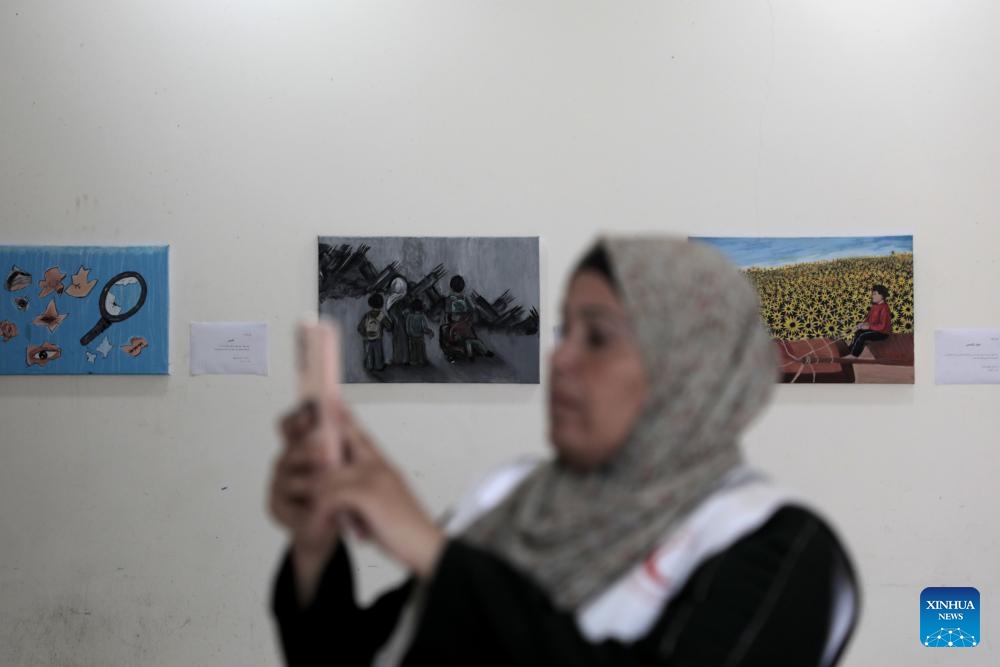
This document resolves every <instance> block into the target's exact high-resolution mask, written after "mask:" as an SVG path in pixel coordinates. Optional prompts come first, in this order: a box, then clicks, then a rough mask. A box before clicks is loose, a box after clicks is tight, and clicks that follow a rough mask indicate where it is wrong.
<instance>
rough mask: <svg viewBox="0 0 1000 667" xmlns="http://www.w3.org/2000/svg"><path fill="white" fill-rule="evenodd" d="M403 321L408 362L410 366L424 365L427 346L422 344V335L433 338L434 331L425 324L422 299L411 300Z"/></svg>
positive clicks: (425, 318)
mask: <svg viewBox="0 0 1000 667" xmlns="http://www.w3.org/2000/svg"><path fill="white" fill-rule="evenodd" d="M405 321H406V338H407V347H408V354H409V364H410V366H426V365H427V346H426V345H425V344H424V336H426V335H429V336H430V337H431V338H433V337H434V331H433V330H432V329H431V328H430V326H429V325H428V324H427V316H425V315H424V302H423V301H421V300H420V299H414V300H413V303H412V304H410V307H409V308H408V309H407V310H406V313H405Z"/></svg>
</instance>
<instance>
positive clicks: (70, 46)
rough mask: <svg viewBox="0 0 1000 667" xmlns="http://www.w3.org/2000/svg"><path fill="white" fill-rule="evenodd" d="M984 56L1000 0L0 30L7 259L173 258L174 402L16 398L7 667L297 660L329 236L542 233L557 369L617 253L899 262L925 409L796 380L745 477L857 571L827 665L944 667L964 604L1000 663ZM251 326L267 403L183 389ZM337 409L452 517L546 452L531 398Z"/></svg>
mask: <svg viewBox="0 0 1000 667" xmlns="http://www.w3.org/2000/svg"><path fill="white" fill-rule="evenodd" d="M998 37H1000V5H998V4H997V3H995V2H992V1H991V0H982V1H978V2H977V1H972V0H952V1H950V2H929V1H925V0H882V1H877V0H864V1H854V0H837V1H832V0H831V1H827V2H807V1H804V0H773V1H772V2H764V1H763V0H747V1H745V2H719V1H717V0H685V1H680V0H675V1H672V2H635V3H621V2H613V1H608V2H590V1H588V2H582V1H563V2H537V1H535V2H475V3H474V2H466V1H464V0H454V1H452V2H443V1H439V2H421V3H416V2H402V1H401V2H371V1H365V2H361V1H343V0H342V1H340V2H320V1H307V0H297V1H294V2H293V1H289V0H270V1H264V0H257V1H253V2H251V1H242V2H227V3H222V2H203V1H199V2H194V1H191V0H175V1H173V2H149V1H147V2H137V1H135V0H118V1H117V2H112V1H106V2H101V3H93V2H87V3H71V2H64V3H56V2H45V1H40V0H6V1H5V2H4V3H2V5H0V225H2V227H0V229H2V237H0V242H3V243H60V244H87V243H91V244H93V243H97V244H101V243H109V244H123V243H160V242H168V243H170V244H171V257H172V267H171V268H172V272H173V273H172V294H173V309H172V313H173V329H172V332H171V336H172V338H171V342H172V350H171V357H172V360H173V361H172V368H173V375H172V376H170V377H168V378H114V377H81V378H33V379H25V378H18V377H7V378H2V379H0V395H2V403H0V424H2V431H0V433H2V440H0V456H2V459H0V663H2V664H5V665H7V664H9V665H101V666H105V665H150V666H159V665H164V666H166V665H273V664H275V663H276V662H277V654H276V649H275V643H274V638H273V634H272V627H271V625H270V622H269V618H268V614H267V611H266V603H267V596H268V586H269V583H270V577H271V573H272V568H273V565H274V564H275V561H276V558H277V556H278V553H279V551H280V549H281V543H282V538H281V535H280V534H279V533H278V531H277V530H276V529H275V528H274V527H273V526H272V525H271V524H270V523H269V522H268V520H267V519H266V517H265V515H264V512H263V510H262V506H263V492H264V483H265V479H266V474H267V470H268V466H269V464H270V462H271V460H272V457H273V456H274V454H275V439H274V437H273V420H274V416H275V415H276V414H278V413H279V412H280V411H281V410H282V409H284V408H285V407H286V406H288V405H289V403H290V401H291V399H292V396H293V386H294V383H293V379H294V378H293V374H292V345H291V340H290V337H289V335H288V334H289V331H290V328H291V326H292V324H293V322H294V320H295V319H296V318H297V316H298V315H299V314H300V313H302V312H303V311H305V310H306V309H308V308H309V307H311V306H313V305H314V302H315V287H314V285H315V273H314V271H315V265H314V262H315V259H314V248H315V237H316V236H317V235H319V234H362V233H364V234H368V233H375V234H413V235H450V234H498V233H499V234H508V235H535V234H540V235H541V236H542V237H543V242H542V248H543V250H542V313H543V317H544V318H546V320H545V321H546V322H547V323H548V324H546V325H545V334H546V335H545V337H544V339H543V347H544V348H546V349H547V348H548V347H549V346H550V345H551V338H550V336H549V332H550V331H551V325H552V324H554V320H553V318H552V315H553V313H554V312H555V310H556V308H557V305H558V300H559V294H560V290H561V288H562V283H563V277H564V275H565V272H566V270H567V268H568V267H569V266H570V263H571V262H572V260H573V258H574V257H575V255H576V254H577V253H578V252H579V251H580V250H581V249H582V248H583V247H584V245H585V244H586V243H587V241H588V239H589V238H590V237H591V236H592V234H593V233H594V232H595V231H596V230H599V229H613V230H664V231H674V232H680V233H689V232H694V233H702V234H713V233H714V234H748V235H753V234H778V235H781V234H838V233H843V234H864V233H879V234H881V233H893V232H898V233H909V232H912V233H914V234H915V235H916V253H917V257H916V261H917V276H916V279H917V290H918V297H917V299H918V303H917V307H918V314H917V315H918V316H917V327H918V333H917V339H916V341H917V357H918V359H917V361H918V369H917V375H918V378H917V384H916V386H914V387H881V386H857V387H850V386H830V387H783V388H782V389H781V391H780V392H779V396H778V402H777V406H776V407H775V408H774V409H773V410H772V411H771V412H770V413H769V414H768V415H767V417H766V418H765V419H764V420H763V421H762V422H760V423H759V424H758V425H757V426H756V427H755V428H754V429H753V431H752V433H751V434H750V435H749V437H748V442H747V448H748V450H749V452H750V454H751V456H752V458H753V460H754V461H756V462H757V463H759V464H761V465H762V466H764V467H766V468H767V469H769V470H771V471H772V472H773V473H774V474H775V475H776V476H777V477H778V478H779V479H781V480H783V481H784V482H786V483H788V484H790V485H793V486H795V487H798V488H801V489H804V490H805V491H806V492H807V493H808V494H809V495H810V496H811V497H812V498H814V499H815V501H816V502H817V503H818V504H819V505H821V506H822V507H823V508H825V509H826V511H827V513H828V514H829V516H830V517H832V519H833V520H834V521H835V522H836V523H837V525H839V526H840V528H841V530H842V532H843V534H844V536H845V538H846V540H847V541H848V542H849V544H850V545H851V547H852V548H853V551H854V554H855V556H856V559H857V563H858V566H859V568H860V571H861V573H862V576H863V580H864V586H865V598H866V599H865V602H866V605H865V617H864V621H863V623H862V626H861V630H860V632H859V634H858V635H857V637H856V640H855V642H854V644H853V647H852V650H851V651H850V653H849V655H848V658H847V660H846V661H845V663H844V664H846V665H849V666H850V667H865V666H868V665H876V664H885V665H907V666H908V667H909V666H914V665H938V664H942V665H943V664H952V663H951V662H948V661H946V658H947V656H948V654H947V653H944V654H942V653H941V652H939V651H931V650H927V649H924V648H923V647H921V646H920V645H919V644H918V643H917V637H918V633H919V630H918V623H917V621H918V611H917V606H918V602H917V601H918V596H919V593H920V591H921V589H923V588H924V587H925V586H929V585H973V586H977V587H978V588H979V589H980V591H981V592H982V595H983V606H984V612H983V618H984V628H983V632H982V634H983V636H984V638H985V639H984V642H983V644H982V645H981V646H980V647H978V648H976V649H974V650H972V651H970V652H966V653H964V654H963V655H962V658H963V664H965V665H994V664H997V663H998V662H1000V652H998V649H997V648H996V646H997V643H996V642H997V641H1000V639H994V638H995V637H996V638H1000V614H998V613H997V612H995V611H994V610H995V609H997V608H998V607H1000V603H998V602H997V600H998V599H1000V598H998V596H997V591H998V590H1000V569H998V568H997V562H998V559H1000V534H998V530H997V528H996V525H995V522H994V521H993V511H994V508H995V506H996V505H997V503H998V501H1000V492H998V487H997V484H996V483H995V482H994V476H995V475H994V472H995V469H996V463H997V459H998V455H997V453H996V451H995V441H996V439H995V436H994V434H995V433H996V432H997V431H998V430H1000V410H997V409H996V406H997V399H998V393H997V391H994V389H995V388H992V387H987V388H962V387H952V388H938V387H935V386H934V385H933V369H932V365H933V360H932V352H933V350H932V330H933V328H934V327H936V326H958V325H983V326H988V325H997V324H1000V305H998V302H997V298H996V295H995V293H994V291H993V286H994V285H993V284H994V283H995V281H996V279H997V276H998V266H997V253H996V248H997V245H998V243H1000V232H998V231H997V230H998V227H997V218H998V215H1000V201H998V197H997V193H996V187H995V186H996V182H997V169H998V167H1000V133H998V132H997V129H996V128H997V125H996V119H997V118H998V117H1000V88H998V86H997V74H996V65H997V63H998V62H1000V39H998ZM258 318H261V319H266V320H267V321H268V322H270V324H271V326H272V332H273V344H272V351H271V368H272V375H271V377H269V378H252V377H251V378H248V377H217V378H212V377H200V378H191V377H189V376H188V375H187V363H188V349H187V326H188V322H189V321H191V320H212V319H258ZM544 378H545V376H544V375H543V385H542V387H544ZM349 395H350V398H351V399H353V401H354V403H355V404H356V405H357V408H358V411H359V412H360V413H361V414H362V416H363V418H364V419H365V420H366V421H367V422H368V423H369V424H370V426H371V429H372V430H373V431H374V433H375V434H377V436H378V438H379V439H380V440H381V442H382V443H383V445H384V447H385V448H386V449H387V450H388V451H389V452H390V453H391V455H392V456H393V457H394V458H395V459H396V460H397V461H398V462H399V465H400V466H401V467H402V468H404V469H405V470H406V471H407V472H408V473H410V474H411V475H412V478H413V480H414V484H415V485H416V487H417V488H418V489H419V491H420V492H421V494H422V495H423V496H424V497H425V498H426V500H427V502H428V504H429V505H430V506H431V507H432V508H433V509H434V510H438V509H441V508H443V507H444V506H445V505H446V504H447V503H448V502H449V501H450V500H451V499H453V498H454V497H455V495H456V494H457V493H459V491H460V489H461V488H463V486H464V484H465V483H466V481H467V480H469V479H470V478H471V477H473V476H474V475H475V474H477V473H480V472H482V471H484V470H486V469H487V468H489V467H491V466H492V465H494V464H496V463H498V462H500V461H503V460H505V459H508V458H510V457H511V456H513V455H514V454H515V453H519V452H522V451H541V450H542V448H543V447H544V437H543V434H544V421H543V416H544V415H543V411H542V402H543V397H544V390H543V388H540V387H497V386H471V387H470V386H452V387H448V386H432V387H419V388H418V387H412V386H394V387H352V388H351V390H350V392H349ZM442 421H447V422H449V423H451V424H455V425H456V428H455V429H454V430H452V431H449V432H445V431H443V430H442V429H441V428H440V427H439V424H440V423H441V422H442ZM484 427H485V428H484ZM413 433H422V434H423V435H422V437H420V438H418V439H416V441H414V440H415V439H414V438H413V437H412V434H413ZM224 488H225V490H223V489H224ZM359 570H360V575H361V578H362V583H363V587H364V590H365V593H366V595H368V594H370V593H371V591H372V590H374V589H375V588H376V587H377V586H378V585H379V584H381V583H383V582H385V581H387V580H389V579H391V578H392V577H394V576H396V574H397V573H396V572H395V571H394V570H392V569H391V568H389V567H388V566H387V565H386V564H385V562H384V561H381V560H379V559H377V558H374V557H373V556H371V555H366V556H365V557H363V558H362V559H361V561H360V565H359Z"/></svg>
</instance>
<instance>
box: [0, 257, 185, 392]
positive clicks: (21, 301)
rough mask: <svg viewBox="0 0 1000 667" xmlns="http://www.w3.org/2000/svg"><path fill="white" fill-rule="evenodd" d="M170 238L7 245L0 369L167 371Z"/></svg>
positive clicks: (2, 266) (1, 261) (2, 264)
mask: <svg viewBox="0 0 1000 667" xmlns="http://www.w3.org/2000/svg"><path fill="white" fill-rule="evenodd" d="M168 252H169V250H168V247H167V246H121V247H116V246H0V276H3V290H2V292H0V294H2V297H0V375H135V374H166V373H167V372H168V370H169V368H168V363H169V360H168V350H169V337H168V336H169V314H170V311H169V309H170V299H169V281H168Z"/></svg>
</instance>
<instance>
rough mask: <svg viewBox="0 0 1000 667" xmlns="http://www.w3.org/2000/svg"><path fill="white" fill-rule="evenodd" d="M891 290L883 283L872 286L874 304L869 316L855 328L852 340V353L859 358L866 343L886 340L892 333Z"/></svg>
mask: <svg viewBox="0 0 1000 667" xmlns="http://www.w3.org/2000/svg"><path fill="white" fill-rule="evenodd" d="M888 298H889V290H887V289H886V288H885V287H884V286H882V285H875V286H874V287H872V306H871V308H869V309H868V317H866V318H865V321H864V322H861V323H859V324H858V326H856V327H855V328H854V340H853V341H852V342H851V350H850V354H848V355H847V356H848V357H849V358H850V357H854V358H857V357H859V356H860V355H861V353H862V352H863V351H864V349H865V345H867V344H868V342H869V341H873V340H885V339H886V338H888V337H889V334H890V333H892V313H891V312H890V311H889V304H887V303H886V302H885V301H886V299H888Z"/></svg>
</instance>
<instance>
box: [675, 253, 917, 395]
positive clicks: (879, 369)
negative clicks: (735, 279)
mask: <svg viewBox="0 0 1000 667" xmlns="http://www.w3.org/2000/svg"><path fill="white" fill-rule="evenodd" d="M692 240H695V241H698V242H702V243H707V244H709V245H712V246H714V247H716V248H717V249H719V250H720V251H722V252H723V254H725V255H726V256H727V257H728V258H729V259H730V260H731V261H733V262H734V263H735V264H736V265H737V266H739V267H740V269H741V270H742V271H743V273H744V275H745V276H746V277H747V279H748V280H749V281H750V282H751V283H752V284H753V285H754V287H755V288H756V289H757V293H758V294H759V295H760V301H761V318H762V320H763V322H764V324H765V326H767V327H768V329H769V330H770V332H771V337H772V338H773V339H774V344H775V349H776V352H777V354H778V360H779V361H778V363H779V366H780V369H781V373H780V380H781V381H782V382H790V383H868V384H870V383H879V384H912V383H913V381H914V364H913V331H914V322H915V316H914V295H913V292H914V290H913V237H912V236H872V237H788V238H774V237H770V238H765V237H752V238H748V237H712V238H709V237H697V238H694V239H692Z"/></svg>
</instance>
